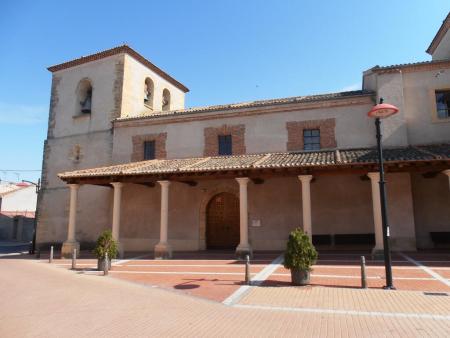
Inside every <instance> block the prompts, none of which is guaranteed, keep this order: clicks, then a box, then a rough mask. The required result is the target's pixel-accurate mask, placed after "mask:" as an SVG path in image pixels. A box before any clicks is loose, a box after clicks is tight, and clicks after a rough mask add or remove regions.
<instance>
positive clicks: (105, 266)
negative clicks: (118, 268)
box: [103, 253, 109, 276]
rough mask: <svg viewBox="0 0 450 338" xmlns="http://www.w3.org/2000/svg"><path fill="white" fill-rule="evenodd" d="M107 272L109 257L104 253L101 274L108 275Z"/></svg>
mask: <svg viewBox="0 0 450 338" xmlns="http://www.w3.org/2000/svg"><path fill="white" fill-rule="evenodd" d="M108 272H109V258H108V253H105V261H104V265H103V275H104V276H108Z"/></svg>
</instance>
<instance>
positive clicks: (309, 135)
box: [303, 129, 320, 150]
mask: <svg viewBox="0 0 450 338" xmlns="http://www.w3.org/2000/svg"><path fill="white" fill-rule="evenodd" d="M303 149H304V150H320V129H304V130H303Z"/></svg>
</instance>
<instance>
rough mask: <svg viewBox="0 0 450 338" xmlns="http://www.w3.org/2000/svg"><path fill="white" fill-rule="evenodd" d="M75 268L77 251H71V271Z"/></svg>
mask: <svg viewBox="0 0 450 338" xmlns="http://www.w3.org/2000/svg"><path fill="white" fill-rule="evenodd" d="M76 268H77V249H73V251H72V270H75V269H76Z"/></svg>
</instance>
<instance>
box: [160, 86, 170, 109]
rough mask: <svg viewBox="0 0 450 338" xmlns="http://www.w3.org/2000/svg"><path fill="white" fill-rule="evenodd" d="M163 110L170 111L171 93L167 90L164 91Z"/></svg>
mask: <svg viewBox="0 0 450 338" xmlns="http://www.w3.org/2000/svg"><path fill="white" fill-rule="evenodd" d="M162 110H170V92H169V91H168V90H167V89H164V90H163V96H162Z"/></svg>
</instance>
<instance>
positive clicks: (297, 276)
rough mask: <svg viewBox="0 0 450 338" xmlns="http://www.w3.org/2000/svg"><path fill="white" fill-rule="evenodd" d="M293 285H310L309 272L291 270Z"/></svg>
mask: <svg viewBox="0 0 450 338" xmlns="http://www.w3.org/2000/svg"><path fill="white" fill-rule="evenodd" d="M291 279H292V285H308V284H309V271H305V270H297V269H293V270H291Z"/></svg>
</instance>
